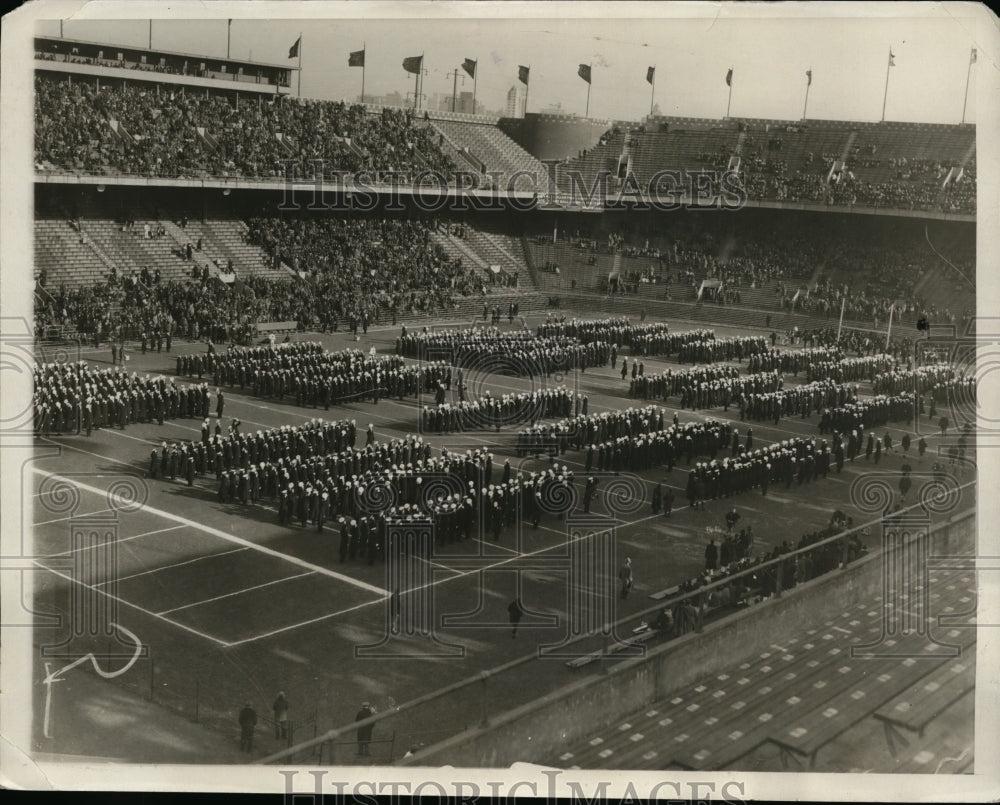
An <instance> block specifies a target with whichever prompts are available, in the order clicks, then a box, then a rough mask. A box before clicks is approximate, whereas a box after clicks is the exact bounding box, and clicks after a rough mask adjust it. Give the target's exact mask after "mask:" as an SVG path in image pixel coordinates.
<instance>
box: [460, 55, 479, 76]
mask: <svg viewBox="0 0 1000 805" xmlns="http://www.w3.org/2000/svg"><path fill="white" fill-rule="evenodd" d="M477 64H478V62H476V61H473V60H472V59H466V60H465V61H464V62H462V69H463V70H465V72H467V73H468V74H469V78H475V77H476V65H477Z"/></svg>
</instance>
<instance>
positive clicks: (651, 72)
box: [646, 67, 656, 84]
mask: <svg viewBox="0 0 1000 805" xmlns="http://www.w3.org/2000/svg"><path fill="white" fill-rule="evenodd" d="M655 75H656V68H655V67H647V68H646V83H647V84H652V83H653V76H655Z"/></svg>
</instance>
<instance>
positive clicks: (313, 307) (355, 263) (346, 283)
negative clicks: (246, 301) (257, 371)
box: [248, 216, 485, 330]
mask: <svg viewBox="0 0 1000 805" xmlns="http://www.w3.org/2000/svg"><path fill="white" fill-rule="evenodd" d="M248 224H249V227H250V229H249V234H248V239H249V241H250V243H253V244H254V245H257V246H260V247H261V248H262V249H264V251H266V252H267V253H268V254H271V255H273V256H275V257H276V258H280V259H281V260H282V261H284V262H285V263H287V264H288V265H290V266H291V267H292V268H293V269H294V270H295V271H303V272H307V274H308V276H309V277H310V283H311V292H310V293H309V294H308V295H307V296H306V297H305V298H304V299H303V301H302V302H300V303H299V309H298V310H297V311H296V312H297V315H296V316H295V318H296V319H297V320H299V321H304V322H306V323H307V324H309V325H311V326H313V327H315V328H317V329H320V330H333V329H335V327H336V324H337V321H338V320H340V319H344V318H351V319H354V320H361V322H362V324H364V322H365V321H368V322H370V321H372V320H374V318H375V317H374V311H375V310H376V309H378V310H381V311H383V313H390V314H392V315H393V316H396V315H403V314H413V313H416V312H422V313H435V312H437V313H440V312H443V311H448V310H451V309H452V308H453V306H454V304H455V299H456V298H458V297H463V296H469V295H472V294H476V293H485V288H484V285H483V280H482V277H481V276H480V275H478V274H477V272H476V271H474V270H472V269H471V268H468V267H466V266H463V264H462V261H461V260H460V259H452V258H450V257H448V256H447V255H446V254H445V253H444V251H443V250H442V249H441V247H440V245H438V244H437V243H436V242H434V241H433V240H432V239H431V225H432V224H431V222H430V221H424V220H418V219H394V218H373V217H362V216H352V217H344V218H341V217H336V218H334V217H329V216H325V217H320V218H282V217H276V216H257V217H253V218H251V219H250V220H249V221H248Z"/></svg>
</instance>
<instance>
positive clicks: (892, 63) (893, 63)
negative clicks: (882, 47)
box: [889, 49, 896, 67]
mask: <svg viewBox="0 0 1000 805" xmlns="http://www.w3.org/2000/svg"><path fill="white" fill-rule="evenodd" d="M889 66H890V67H895V66H896V55H895V54H894V53H893V52H892V50H891V49H890V50H889Z"/></svg>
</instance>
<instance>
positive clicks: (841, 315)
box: [837, 294, 847, 344]
mask: <svg viewBox="0 0 1000 805" xmlns="http://www.w3.org/2000/svg"><path fill="white" fill-rule="evenodd" d="M846 304H847V295H846V294H845V295H844V298H843V299H841V300H840V321H839V322H838V323H837V343H838V344H839V343H840V328H841V327H843V326H844V306H845V305H846Z"/></svg>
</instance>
